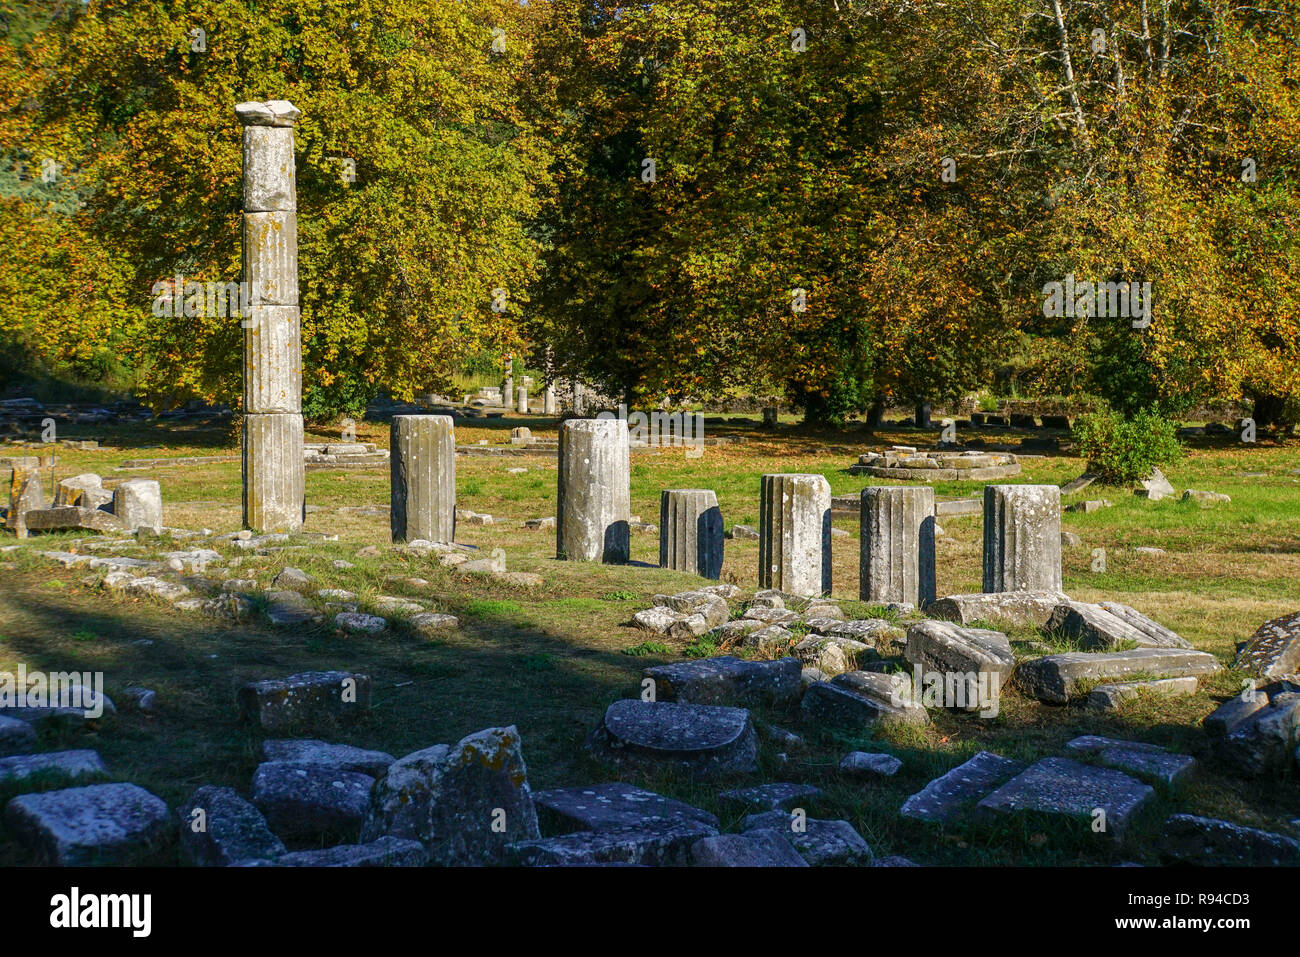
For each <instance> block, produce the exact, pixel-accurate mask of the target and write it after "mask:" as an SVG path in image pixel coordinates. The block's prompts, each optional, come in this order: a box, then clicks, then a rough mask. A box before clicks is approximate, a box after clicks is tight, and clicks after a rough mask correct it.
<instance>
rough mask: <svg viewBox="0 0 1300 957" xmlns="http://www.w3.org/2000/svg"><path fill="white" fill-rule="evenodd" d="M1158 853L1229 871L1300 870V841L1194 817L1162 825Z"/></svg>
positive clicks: (1177, 817)
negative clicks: (1295, 868) (1222, 867)
mask: <svg viewBox="0 0 1300 957" xmlns="http://www.w3.org/2000/svg"><path fill="white" fill-rule="evenodd" d="M1160 853H1161V856H1162V857H1164V858H1165V859H1166V860H1170V861H1176V862H1178V863H1180V864H1208V865H1217V866H1224V865H1226V866H1232V867H1300V841H1297V840H1296V839H1295V838H1293V837H1287V836H1285V835H1283V834H1273V833H1271V832H1269V831H1261V830H1259V829H1258V828H1253V827H1244V826H1243V825H1241V824H1232V823H1230V822H1228V821H1219V820H1216V819H1214V818H1209V817H1199V816H1197V815H1195V814H1174V815H1172V816H1171V817H1170V818H1169V820H1167V821H1165V827H1164V831H1163V833H1162V834H1161V837H1160Z"/></svg>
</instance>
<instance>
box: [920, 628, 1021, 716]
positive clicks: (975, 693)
mask: <svg viewBox="0 0 1300 957" xmlns="http://www.w3.org/2000/svg"><path fill="white" fill-rule="evenodd" d="M903 656H904V657H905V658H906V659H907V661H908V662H909V663H910V664H912V665H913V666H914V667H915V669H916V671H917V672H918V673H919V675H920V677H921V679H922V682H923V683H924V684H926V685H930V684H931V683H933V681H934V679H935V678H937V680H938V684H939V685H940V687H941V688H942V690H943V694H942V700H941V701H936V702H935V704H937V705H942V706H943V707H948V708H959V709H962V710H965V711H985V710H990V709H994V708H996V707H997V704H998V701H999V699H1000V695H1001V689H1002V685H1003V684H1004V683H1005V681H1006V680H1007V678H1008V677H1010V675H1011V669H1012V668H1014V667H1015V664H1016V659H1015V655H1013V654H1012V652H1011V641H1010V639H1008V638H1007V636H1006V635H1004V634H1003V633H1002V632H1000V631H988V630H986V629H983V628H962V627H959V626H958V625H955V624H953V623H952V622H948V621H922V622H918V623H916V624H915V625H913V626H912V627H911V628H909V629H908V630H907V647H906V648H905V649H904V651H903ZM932 676H933V678H932ZM917 690H918V693H919V692H920V691H921V689H920V688H918V689H917ZM923 703H924V704H929V703H930V702H929V701H928V700H926V699H924V698H923Z"/></svg>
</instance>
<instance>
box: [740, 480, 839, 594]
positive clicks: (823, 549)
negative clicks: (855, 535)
mask: <svg viewBox="0 0 1300 957" xmlns="http://www.w3.org/2000/svg"><path fill="white" fill-rule="evenodd" d="M758 508H759V518H758V585H759V587H760V588H777V589H780V590H781V591H784V592H789V593H791V594H794V595H804V596H814V595H829V594H830V593H831V486H830V483H829V482H827V481H826V477H825V476H823V475H764V476H763V481H762V491H761V493H760V497H759V503H758Z"/></svg>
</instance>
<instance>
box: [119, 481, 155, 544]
mask: <svg viewBox="0 0 1300 957" xmlns="http://www.w3.org/2000/svg"><path fill="white" fill-rule="evenodd" d="M162 510H163V509H162V487H161V486H160V485H159V484H158V483H157V482H155V481H154V480H153V479H127V480H126V481H124V482H122V483H120V484H119V485H118V486H117V488H115V489H113V514H114V515H116V516H117V519H118V521H119V522H121V523H122V527H123V528H125V529H126V530H127V531H129V532H134V531H138V530H139V529H142V528H144V529H148V530H149V531H151V532H154V533H155V534H157V533H160V532H162V519H163V515H162Z"/></svg>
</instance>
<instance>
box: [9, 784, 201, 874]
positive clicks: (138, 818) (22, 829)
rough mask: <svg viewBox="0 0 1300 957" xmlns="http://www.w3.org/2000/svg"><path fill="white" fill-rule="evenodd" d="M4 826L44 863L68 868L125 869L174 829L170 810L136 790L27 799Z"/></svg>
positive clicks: (76, 791) (77, 791) (74, 791)
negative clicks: (106, 866) (114, 866)
mask: <svg viewBox="0 0 1300 957" xmlns="http://www.w3.org/2000/svg"><path fill="white" fill-rule="evenodd" d="M5 824H6V825H7V826H8V828H9V833H10V834H12V835H13V836H14V837H15V838H17V839H18V841H19V842H20V843H21V844H24V845H25V846H27V847H28V848H29V849H31V850H32V851H34V852H35V853H36V855H37V856H38V857H39V858H40V859H41V860H42V861H43V862H45V863H49V864H55V865H59V866H63V867H86V866H89V865H96V864H120V863H126V862H128V861H130V860H132V859H133V858H134V857H135V856H136V855H140V854H145V853H148V852H149V851H150V850H152V849H153V848H154V847H156V846H157V845H158V844H160V843H161V842H162V841H163V840H164V839H165V838H166V836H167V834H168V833H169V832H170V831H171V829H172V828H173V827H174V826H175V822H174V821H173V820H172V816H171V812H169V811H168V810H167V805H166V804H165V803H164V802H163V801H162V800H161V799H160V798H158V797H155V796H154V795H152V794H150V793H149V792H148V791H146V790H145V789H144V788H141V787H137V786H136V785H134V784H92V785H89V786H88V787H81V788H67V789H65V790H62V791H46V792H44V793H42V794H24V795H22V796H21V797H16V798H14V799H13V800H12V801H10V802H9V804H8V806H7V807H6V808H5Z"/></svg>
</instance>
